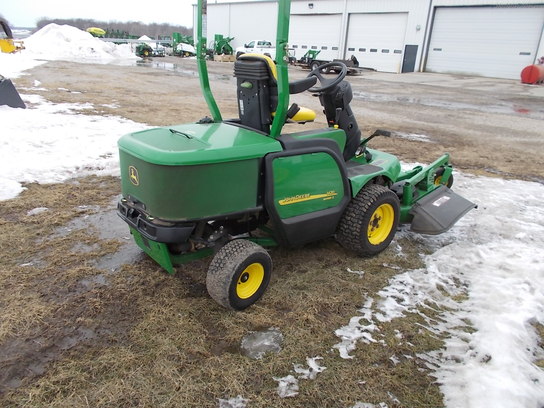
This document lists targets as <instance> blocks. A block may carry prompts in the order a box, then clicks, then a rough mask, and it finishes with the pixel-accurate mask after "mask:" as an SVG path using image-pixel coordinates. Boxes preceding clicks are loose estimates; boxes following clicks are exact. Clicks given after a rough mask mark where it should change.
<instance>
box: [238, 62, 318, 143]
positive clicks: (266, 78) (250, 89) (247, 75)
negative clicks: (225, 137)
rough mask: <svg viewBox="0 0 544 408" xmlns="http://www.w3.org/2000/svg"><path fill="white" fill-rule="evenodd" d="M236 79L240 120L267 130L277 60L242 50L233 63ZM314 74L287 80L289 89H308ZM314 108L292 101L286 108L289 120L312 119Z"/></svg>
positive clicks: (274, 93)
mask: <svg viewBox="0 0 544 408" xmlns="http://www.w3.org/2000/svg"><path fill="white" fill-rule="evenodd" d="M234 76H235V77H236V79H237V81H236V83H237V97H238V113H239V115H240V123H241V124H242V125H244V126H248V127H250V128H252V129H256V130H260V131H262V132H264V133H267V134H268V133H270V124H271V123H272V120H273V118H274V115H275V113H276V109H277V106H278V83H277V71H276V64H274V61H272V58H270V57H268V56H266V55H262V54H243V55H241V56H240V57H238V59H237V60H236V62H235V63H234ZM316 81H317V78H315V77H309V78H304V79H301V80H299V81H295V82H291V83H289V93H290V94H295V93H300V92H304V91H306V90H308V89H309V88H311V87H312V86H314V85H315V83H316ZM315 117H316V114H315V112H314V111H313V110H311V109H307V108H303V107H299V106H298V105H297V104H292V105H291V107H290V108H289V109H288V111H287V120H288V121H290V122H298V123H306V122H312V121H313V120H314V119H315Z"/></svg>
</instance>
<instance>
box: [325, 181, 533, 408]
mask: <svg viewBox="0 0 544 408" xmlns="http://www.w3.org/2000/svg"><path fill="white" fill-rule="evenodd" d="M456 180H457V181H456V184H455V185H454V189H455V190H456V191H457V192H459V193H460V194H462V195H463V196H465V197H468V198H471V199H472V200H474V201H476V202H477V203H478V204H479V208H478V209H477V210H474V211H471V212H470V213H469V214H468V215H466V216H465V217H464V218H463V219H461V220H460V221H459V223H458V224H457V226H455V227H454V228H453V229H452V230H451V231H449V232H448V233H446V234H443V235H441V236H439V237H429V238H425V240H426V242H427V243H428V245H429V246H430V247H431V248H432V249H434V252H433V253H432V254H431V255H428V256H425V258H424V261H425V264H426V267H425V268H423V269H417V270H410V271H406V272H404V273H400V274H399V275H396V276H395V277H394V278H393V279H391V281H390V282H389V285H388V286H387V287H386V288H384V289H383V290H382V291H381V292H380V293H379V296H380V297H379V299H372V298H368V299H367V300H366V301H365V304H364V306H363V308H361V309H360V310H359V312H360V315H359V316H356V317H353V318H352V319H351V320H350V322H349V324H348V325H346V326H344V327H342V328H340V329H338V330H337V331H336V334H337V335H338V336H339V337H340V339H341V342H340V343H338V344H337V345H335V346H334V347H335V348H336V349H338V350H339V353H340V356H341V357H343V358H352V356H351V355H350V354H349V353H350V352H352V351H353V350H354V349H355V348H356V347H357V344H358V343H359V342H362V343H368V342H376V341H382V340H381V336H380V334H379V331H378V328H377V323H379V322H386V321H390V320H392V319H394V318H397V317H402V316H403V315H404V314H405V313H408V312H415V313H418V312H419V310H420V309H425V308H426V307H433V308H435V309H440V310H445V311H444V312H442V316H441V319H440V321H437V320H431V319H427V329H428V330H431V331H433V332H436V333H437V334H448V336H447V339H446V343H445V348H444V349H443V350H438V351H435V352H433V353H430V354H428V355H425V356H420V357H422V358H424V359H425V360H426V361H427V363H428V366H429V367H430V368H431V369H432V370H433V371H434V375H435V376H436V377H437V379H438V381H439V383H441V384H442V386H441V389H442V391H443V392H444V394H445V397H446V398H445V399H446V401H445V402H446V406H448V407H458V406H494V407H509V408H511V407H520V408H521V407H530V406H535V407H536V406H542V405H543V404H544V373H543V371H542V369H540V368H538V367H537V366H536V365H535V364H534V362H535V360H538V359H542V358H544V356H543V355H542V349H541V348H540V347H539V345H538V342H539V339H538V336H537V333H536V330H535V328H534V326H533V324H535V323H537V322H539V323H540V324H543V323H544V254H543V252H542V248H544V207H543V206H542V197H544V186H543V185H541V184H537V183H530V182H524V181H519V180H509V181H507V180H502V179H493V178H485V177H471V176H466V175H462V174H456ZM403 233H404V234H411V233H410V232H403ZM403 233H401V234H403ZM457 299H460V300H457ZM467 324H470V325H472V326H473V327H474V328H475V329H476V331H475V332H474V331H473V330H467Z"/></svg>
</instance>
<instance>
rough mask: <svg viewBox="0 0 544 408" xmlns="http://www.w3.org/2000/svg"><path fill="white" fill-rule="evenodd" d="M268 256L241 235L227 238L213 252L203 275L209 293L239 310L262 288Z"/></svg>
mask: <svg viewBox="0 0 544 408" xmlns="http://www.w3.org/2000/svg"><path fill="white" fill-rule="evenodd" d="M271 274H272V259H271V258H270V255H268V252H266V250H265V249H264V248H263V247H261V246H260V245H257V244H255V243H254V242H251V241H247V240H245V239H236V240H233V241H230V242H228V243H227V244H226V245H225V246H223V247H222V248H221V249H220V250H219V251H218V252H217V254H216V255H215V257H214V258H213V260H212V262H211V263H210V266H209V268H208V274H207V275H206V288H207V289H208V293H209V294H210V296H211V297H212V298H213V299H214V300H215V301H216V302H217V303H219V304H220V305H221V306H223V307H226V308H227V309H234V310H243V309H245V308H247V307H249V306H251V305H252V304H253V303H255V302H256V301H257V300H259V299H260V298H261V296H262V295H263V294H264V292H265V291H266V288H267V286H268V283H269V282H270V276H271Z"/></svg>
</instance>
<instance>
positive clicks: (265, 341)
mask: <svg viewBox="0 0 544 408" xmlns="http://www.w3.org/2000/svg"><path fill="white" fill-rule="evenodd" d="M282 343H283V335H282V334H281V332H280V331H279V330H278V329H276V328H274V327H271V328H270V329H267V330H264V331H260V332H251V333H249V334H248V335H247V336H245V337H244V338H243V339H242V344H241V346H240V348H241V350H242V354H243V355H244V356H247V357H249V358H253V359H256V360H260V359H261V358H263V357H264V355H265V354H266V353H279V352H280V351H281V345H282Z"/></svg>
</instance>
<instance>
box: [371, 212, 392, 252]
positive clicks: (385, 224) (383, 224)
mask: <svg viewBox="0 0 544 408" xmlns="http://www.w3.org/2000/svg"><path fill="white" fill-rule="evenodd" d="M394 221H395V210H394V209H393V206H392V205H391V204H382V205H380V206H379V207H378V208H376V211H374V213H373V214H372V217H370V222H369V223H368V241H369V242H370V243H371V244H372V245H380V244H381V243H382V242H383V241H385V240H386V239H387V237H388V236H389V233H390V232H391V229H392V228H393V223H394Z"/></svg>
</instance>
